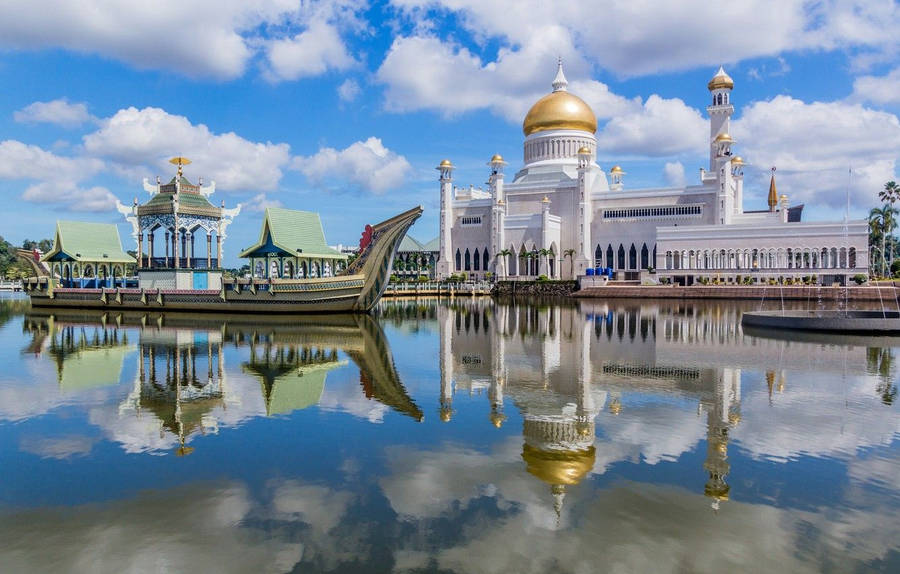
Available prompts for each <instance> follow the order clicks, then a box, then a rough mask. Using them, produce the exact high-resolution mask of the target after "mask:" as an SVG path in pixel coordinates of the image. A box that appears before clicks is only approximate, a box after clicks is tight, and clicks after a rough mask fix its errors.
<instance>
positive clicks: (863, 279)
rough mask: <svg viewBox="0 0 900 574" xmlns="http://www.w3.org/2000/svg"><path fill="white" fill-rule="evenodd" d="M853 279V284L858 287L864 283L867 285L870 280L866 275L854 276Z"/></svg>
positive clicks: (858, 274)
mask: <svg viewBox="0 0 900 574" xmlns="http://www.w3.org/2000/svg"><path fill="white" fill-rule="evenodd" d="M851 279H852V280H853V282H854V283H856V284H857V285H862V284H863V283H865V282H866V281H868V280H869V278H868V277H866V276H865V275H863V274H862V273H857V274H856V275H854V276H853V277H851Z"/></svg>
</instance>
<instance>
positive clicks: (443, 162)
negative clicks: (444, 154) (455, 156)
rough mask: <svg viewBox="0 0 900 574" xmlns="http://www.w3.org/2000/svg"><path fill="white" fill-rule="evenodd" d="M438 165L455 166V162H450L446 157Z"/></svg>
mask: <svg viewBox="0 0 900 574" xmlns="http://www.w3.org/2000/svg"><path fill="white" fill-rule="evenodd" d="M438 167H453V164H452V163H450V160H449V159H445V160H443V161H441V164H440V165H439V166H438Z"/></svg>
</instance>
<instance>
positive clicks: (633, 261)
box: [628, 243, 637, 269]
mask: <svg viewBox="0 0 900 574" xmlns="http://www.w3.org/2000/svg"><path fill="white" fill-rule="evenodd" d="M628 268H629V269H637V249H635V248H634V243H632V244H631V249H629V250H628Z"/></svg>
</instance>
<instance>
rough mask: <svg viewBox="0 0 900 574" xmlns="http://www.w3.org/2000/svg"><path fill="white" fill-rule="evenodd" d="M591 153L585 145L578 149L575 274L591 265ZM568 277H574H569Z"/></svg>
mask: <svg viewBox="0 0 900 574" xmlns="http://www.w3.org/2000/svg"><path fill="white" fill-rule="evenodd" d="M593 159H594V158H593V154H592V153H591V150H590V149H588V148H587V147H582V148H580V149H579V150H578V191H577V193H578V196H577V197H576V198H575V222H576V223H575V245H573V247H574V248H575V276H576V277H577V276H578V275H584V274H585V273H586V270H587V268H588V267H593V266H594V265H593V261H594V252H593V250H592V249H591V218H592V213H591V211H592V208H591V189H592V188H593V182H594V173H593V170H592V169H591V164H592V163H593ZM569 279H575V277H570V278H569Z"/></svg>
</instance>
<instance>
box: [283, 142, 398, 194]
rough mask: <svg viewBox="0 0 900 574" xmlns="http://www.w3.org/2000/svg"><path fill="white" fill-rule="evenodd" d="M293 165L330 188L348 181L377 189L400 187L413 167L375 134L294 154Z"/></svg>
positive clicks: (366, 188) (382, 190) (369, 188)
mask: <svg viewBox="0 0 900 574" xmlns="http://www.w3.org/2000/svg"><path fill="white" fill-rule="evenodd" d="M293 168H294V169H296V170H298V171H299V172H301V173H302V174H303V175H305V176H306V177H308V178H309V179H310V180H311V181H313V182H315V183H317V184H321V185H324V186H325V187H328V188H335V187H337V186H338V185H339V184H340V183H342V182H349V183H351V184H354V185H356V186H359V187H360V188H362V189H365V190H367V191H372V192H374V193H383V192H385V191H387V190H388V189H391V188H395V187H398V186H399V185H401V184H402V183H403V182H404V181H405V180H406V176H407V174H408V173H409V171H410V170H411V166H410V165H409V162H408V161H407V160H406V158H405V157H403V156H402V155H398V154H397V153H395V152H393V151H391V150H389V149H388V148H386V147H385V146H384V144H383V143H381V140H380V139H379V138H376V137H370V138H369V139H367V140H366V141H358V142H356V143H354V144H352V145H350V146H349V147H347V148H345V149H342V150H337V149H334V148H330V147H326V148H322V149H320V150H319V151H318V153H316V154H314V155H311V156H307V157H303V156H301V157H297V158H294V161H293Z"/></svg>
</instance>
